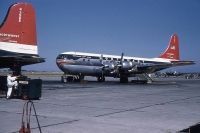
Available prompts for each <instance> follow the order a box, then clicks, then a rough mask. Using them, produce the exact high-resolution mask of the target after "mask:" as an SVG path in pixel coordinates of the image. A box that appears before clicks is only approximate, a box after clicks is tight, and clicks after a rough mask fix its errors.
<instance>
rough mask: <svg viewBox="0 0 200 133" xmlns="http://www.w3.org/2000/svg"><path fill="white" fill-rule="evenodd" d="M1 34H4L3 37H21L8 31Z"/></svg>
mask: <svg viewBox="0 0 200 133" xmlns="http://www.w3.org/2000/svg"><path fill="white" fill-rule="evenodd" d="M0 36H3V37H14V38H19V35H15V34H7V33H0Z"/></svg>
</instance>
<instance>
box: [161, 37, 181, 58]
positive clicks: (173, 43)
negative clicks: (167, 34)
mask: <svg viewBox="0 0 200 133" xmlns="http://www.w3.org/2000/svg"><path fill="white" fill-rule="evenodd" d="M159 57H160V58H165V59H172V60H180V57H179V40H178V36H177V35H176V34H173V35H172V36H171V39H170V42H169V44H168V47H167V49H166V50H165V52H164V53H162V54H161V55H160V56H159Z"/></svg>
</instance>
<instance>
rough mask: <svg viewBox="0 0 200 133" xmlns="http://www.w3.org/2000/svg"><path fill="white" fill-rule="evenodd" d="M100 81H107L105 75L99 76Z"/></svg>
mask: <svg viewBox="0 0 200 133" xmlns="http://www.w3.org/2000/svg"><path fill="white" fill-rule="evenodd" d="M97 81H98V82H105V77H104V76H99V77H97Z"/></svg>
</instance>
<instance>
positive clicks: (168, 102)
mask: <svg viewBox="0 0 200 133" xmlns="http://www.w3.org/2000/svg"><path fill="white" fill-rule="evenodd" d="M197 97H200V96H194V97H187V98H182V99H176V100H171V101H167V102H161V103H156V104H151V105H146V106H142V107H137V108H133V109H126V110H121V111H115V112H111V113H105V114H101V115H96V116H94V117H104V116H109V115H114V114H119V113H124V112H131V111H137V110H140V109H145V108H149V107H153V106H160V105H165V104H170V103H173V102H178V101H184V100H189V99H193V98H197Z"/></svg>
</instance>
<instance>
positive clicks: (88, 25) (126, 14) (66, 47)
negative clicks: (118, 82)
mask: <svg viewBox="0 0 200 133" xmlns="http://www.w3.org/2000/svg"><path fill="white" fill-rule="evenodd" d="M16 2H29V3H32V4H33V6H34V7H35V10H36V16H37V34H38V47H39V55H40V56H42V57H44V58H46V62H45V63H42V64H36V65H31V66H27V67H23V69H29V70H48V71H52V70H53V71H58V70H59V69H58V68H57V66H56V63H55V59H56V57H57V55H58V54H59V53H61V52H66V51H80V52H93V53H102V54H103V53H105V54H115V55H121V53H122V52H124V54H125V55H127V56H136V57H157V56H159V55H160V54H161V53H162V52H163V51H164V50H165V48H166V47H167V44H168V42H169V38H170V36H171V35H172V34H173V33H177V34H178V36H179V40H180V56H181V59H185V60H194V61H197V65H193V66H186V67H178V68H176V69H175V68H173V70H180V71H184V70H186V71H200V69H199V68H200V65H199V61H200V1H199V0H21V1H20V0H1V1H0V22H2V21H3V19H4V17H5V15H6V12H7V10H8V7H9V6H10V5H11V4H13V3H16Z"/></svg>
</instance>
